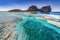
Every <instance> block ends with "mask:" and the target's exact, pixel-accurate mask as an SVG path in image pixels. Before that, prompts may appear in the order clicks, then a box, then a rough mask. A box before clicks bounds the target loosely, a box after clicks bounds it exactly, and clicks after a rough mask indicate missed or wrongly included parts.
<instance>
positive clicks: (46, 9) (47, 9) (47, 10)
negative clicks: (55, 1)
mask: <svg viewBox="0 0 60 40" xmlns="http://www.w3.org/2000/svg"><path fill="white" fill-rule="evenodd" d="M41 10H43V12H51V7H50V6H44V7H42V8H41Z"/></svg>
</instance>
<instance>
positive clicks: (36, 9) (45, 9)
mask: <svg viewBox="0 0 60 40" xmlns="http://www.w3.org/2000/svg"><path fill="white" fill-rule="evenodd" d="M32 11H40V12H51V7H50V6H44V7H42V8H41V9H39V8H37V7H36V6H34V5H32V6H30V7H29V8H28V9H27V10H20V9H13V10H9V11H8V12H32Z"/></svg>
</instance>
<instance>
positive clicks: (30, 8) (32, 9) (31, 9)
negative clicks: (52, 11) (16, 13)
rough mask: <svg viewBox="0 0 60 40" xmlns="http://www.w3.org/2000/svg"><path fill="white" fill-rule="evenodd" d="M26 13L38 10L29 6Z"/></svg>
mask: <svg viewBox="0 0 60 40" xmlns="http://www.w3.org/2000/svg"><path fill="white" fill-rule="evenodd" d="M27 11H39V10H38V8H37V7H36V6H34V5H32V6H30V7H29V8H28V9H27Z"/></svg>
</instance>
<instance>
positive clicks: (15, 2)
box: [0, 0, 60, 12]
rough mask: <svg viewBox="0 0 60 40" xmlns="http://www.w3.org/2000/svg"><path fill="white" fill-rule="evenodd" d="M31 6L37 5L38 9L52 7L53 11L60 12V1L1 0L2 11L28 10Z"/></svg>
mask: <svg viewBox="0 0 60 40" xmlns="http://www.w3.org/2000/svg"><path fill="white" fill-rule="evenodd" d="M31 5H35V6H37V7H38V8H42V7H43V6H49V5H50V6H51V8H52V11H59V12H60V0H0V11H7V10H11V9H22V10H26V9H28V8H29V6H31Z"/></svg>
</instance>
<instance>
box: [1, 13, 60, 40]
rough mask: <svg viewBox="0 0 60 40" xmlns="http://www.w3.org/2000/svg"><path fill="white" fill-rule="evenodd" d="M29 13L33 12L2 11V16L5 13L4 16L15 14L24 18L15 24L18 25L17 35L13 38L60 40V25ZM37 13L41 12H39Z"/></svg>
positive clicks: (15, 30) (16, 39)
mask: <svg viewBox="0 0 60 40" xmlns="http://www.w3.org/2000/svg"><path fill="white" fill-rule="evenodd" d="M28 13H29V14H31V13H30V12H25V13H24V12H21V13H5V14H4V13H3V12H1V13H0V14H1V15H0V17H1V16H2V15H3V16H4V17H7V16H14V17H19V18H22V20H21V21H20V22H17V23H16V25H15V26H16V27H15V29H14V30H13V31H14V32H16V35H15V37H14V38H13V39H12V40H14V39H15V40H60V28H59V27H57V26H55V25H53V24H50V23H48V22H46V21H44V20H41V19H37V18H36V17H33V16H31V17H30V16H28V15H29V14H28ZM37 13H38V14H39V12H37ZM54 15H56V14H54ZM57 15H58V14H57ZM4 17H3V18H4ZM3 18H2V19H3Z"/></svg>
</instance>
